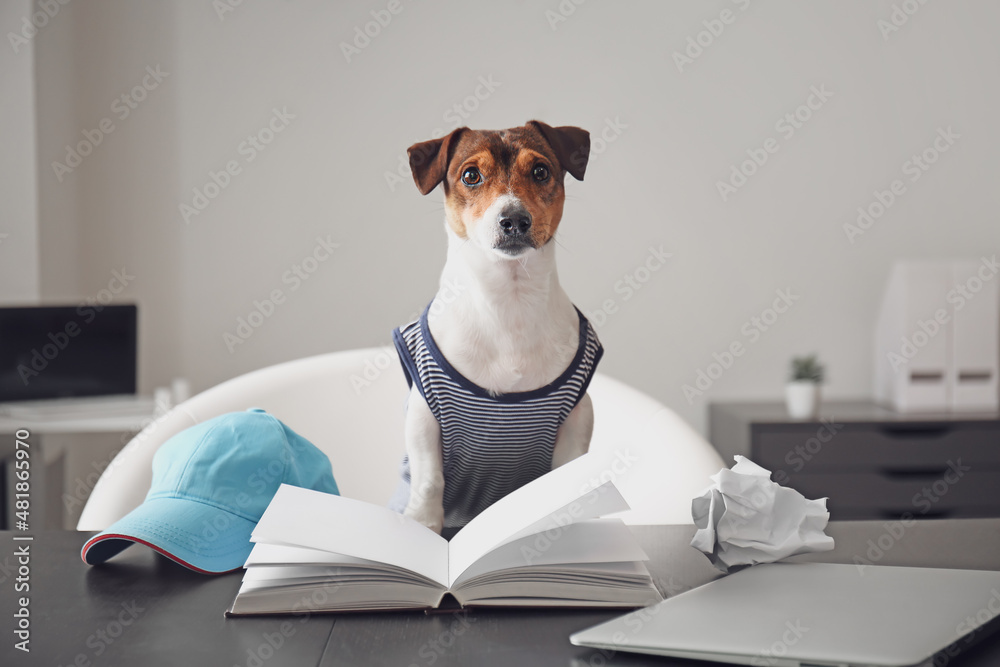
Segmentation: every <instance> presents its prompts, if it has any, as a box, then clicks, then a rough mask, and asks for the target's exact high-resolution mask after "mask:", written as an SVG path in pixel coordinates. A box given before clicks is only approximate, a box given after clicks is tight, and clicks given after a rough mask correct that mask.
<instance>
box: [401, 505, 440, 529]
mask: <svg viewBox="0 0 1000 667" xmlns="http://www.w3.org/2000/svg"><path fill="white" fill-rule="evenodd" d="M403 514H404V515H405V516H408V517H410V518H411V519H413V520H414V521H416V522H418V523H422V524H423V525H425V526H427V527H428V528H430V529H431V530H433V531H434V532H435V533H437V534H438V535H440V534H441V529H442V528H443V527H444V507H442V506H441V505H433V504H423V505H407V506H406V510H405V511H404V512H403Z"/></svg>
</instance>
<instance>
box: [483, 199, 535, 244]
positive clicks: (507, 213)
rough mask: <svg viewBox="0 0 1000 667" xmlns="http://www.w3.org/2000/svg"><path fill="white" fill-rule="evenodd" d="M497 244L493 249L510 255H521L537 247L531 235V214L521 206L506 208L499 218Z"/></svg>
mask: <svg viewBox="0 0 1000 667" xmlns="http://www.w3.org/2000/svg"><path fill="white" fill-rule="evenodd" d="M497 228H498V232H499V233H498V235H497V243H496V245H494V246H493V247H494V248H496V249H497V250H500V251H503V252H505V253H507V254H509V255H519V254H521V253H522V252H524V251H525V250H528V249H530V248H534V247H535V241H534V239H532V237H531V234H530V233H529V232H530V231H531V214H530V213H529V212H528V209H526V208H524V206H522V205H520V204H516V205H512V206H505V207H504V208H503V209H502V210H501V211H500V214H499V215H498V216H497Z"/></svg>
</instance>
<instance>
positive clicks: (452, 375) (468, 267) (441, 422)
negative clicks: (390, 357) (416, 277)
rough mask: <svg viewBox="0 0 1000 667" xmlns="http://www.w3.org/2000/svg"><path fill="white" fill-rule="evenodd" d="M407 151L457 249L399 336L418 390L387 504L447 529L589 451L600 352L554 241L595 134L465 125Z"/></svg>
mask: <svg viewBox="0 0 1000 667" xmlns="http://www.w3.org/2000/svg"><path fill="white" fill-rule="evenodd" d="M408 155H409V162H410V168H411V170H412V172H413V179H414V182H415V183H416V185H417V188H418V189H419V190H420V192H421V194H424V195H426V194H429V193H430V192H431V191H432V190H434V189H435V188H436V187H437V186H438V185H442V186H443V189H444V200H445V229H446V232H447V237H448V253H447V261H446V262H445V266H444V270H443V271H442V274H441V282H440V288H439V290H438V292H437V295H436V296H435V298H434V300H433V301H432V302H431V304H430V305H429V306H428V307H427V309H426V310H425V311H424V313H423V315H422V316H421V317H420V318H419V319H418V320H417V321H415V322H411V323H410V324H408V325H406V326H404V327H400V328H399V329H396V330H395V331H394V332H393V341H394V343H395V346H396V349H397V352H398V353H399V357H400V361H401V363H402V365H403V370H404V373H405V375H406V378H407V382H408V383H409V386H410V393H409V397H408V400H407V406H406V420H405V434H404V436H405V444H406V454H405V456H404V459H403V464H402V475H401V477H402V479H401V482H400V486H399V488H398V489H397V492H396V494H395V495H394V497H393V500H392V502H391V503H390V506H391V507H393V509H395V510H396V511H399V512H402V513H403V514H404V515H406V516H408V517H410V518H412V519H414V520H416V521H418V522H420V523H422V524H423V525H425V526H427V527H428V528H430V529H432V530H434V531H436V532H438V533H440V532H442V529H443V528H461V527H462V526H464V525H465V524H466V523H468V521H470V520H471V519H472V518H474V517H475V515H477V514H478V513H479V512H481V511H482V510H483V509H485V508H486V507H488V506H489V505H491V504H493V502H495V501H496V500H499V499H500V498H502V497H503V496H504V495H506V494H508V493H510V492H511V491H513V490H514V489H516V488H518V487H520V486H522V485H523V484H526V483H528V482H529V481H531V480H533V479H535V478H537V477H539V476H541V475H543V474H544V473H546V472H548V471H549V470H551V469H553V468H555V467H558V466H560V465H562V464H564V463H566V462H568V461H571V460H573V459H575V458H577V457H579V456H581V455H583V454H585V453H586V452H587V450H588V448H589V446H590V438H591V433H592V431H593V424H594V412H593V404H592V402H591V399H590V396H589V395H588V394H587V386H588V385H589V382H590V379H591V377H592V375H593V372H594V369H595V367H596V366H597V363H598V362H599V361H600V358H601V355H602V354H603V347H602V346H601V344H600V341H599V340H598V339H597V335H596V334H595V332H594V329H593V327H592V326H591V325H590V323H589V322H588V321H587V319H586V318H585V317H584V316H583V314H582V313H581V312H580V311H579V310H577V309H576V307H575V306H574V305H573V303H572V302H571V301H570V299H569V297H568V296H567V295H566V293H565V292H564V291H563V289H562V287H561V286H560V284H559V278H558V275H557V273H556V257H555V242H554V241H555V235H556V230H557V228H558V227H559V223H560V221H561V219H562V214H563V203H564V201H565V197H566V192H565V187H564V179H565V176H566V174H567V173H568V174H570V175H571V176H573V177H574V178H576V179H577V180H580V181H582V180H583V176H584V172H585V171H586V168H587V162H588V159H589V156H590V135H589V133H588V132H587V131H585V130H582V129H580V128H578V127H550V126H549V125H546V124H545V123H542V122H540V121H534V120H533V121H529V122H528V123H527V124H525V125H524V126H521V127H515V128H511V129H507V130H498V131H477V130H470V129H468V128H465V127H462V128H458V129H456V130H454V131H453V132H451V133H450V134H448V135H446V136H443V137H441V138H438V139H432V140H430V141H424V142H421V143H417V144H414V145H413V146H411V147H410V149H409V150H408Z"/></svg>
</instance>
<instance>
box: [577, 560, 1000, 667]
mask: <svg viewBox="0 0 1000 667" xmlns="http://www.w3.org/2000/svg"><path fill="white" fill-rule="evenodd" d="M998 614H1000V572H992V571H980V570H947V569H936V568H914V567H887V566H875V565H871V566H864V567H863V568H862V567H858V566H855V565H834V564H827V563H772V564H767V565H756V566H754V567H751V568H748V569H745V570H742V571H740V572H737V573H735V574H731V575H729V576H727V577H723V578H721V579H716V580H715V581H712V582H710V583H708V584H705V585H704V586H701V587H699V588H695V589H693V590H690V591H687V592H685V593H682V594H680V595H677V596H675V597H672V598H669V599H667V600H664V601H663V602H661V603H659V604H657V605H654V606H652V607H647V608H646V609H641V610H638V611H635V612H632V613H630V614H627V615H625V616H622V617H619V618H616V619H614V620H611V621H608V622H606V623H602V624H601V625H597V626H595V627H592V628H589V629H587V630H583V631H582V632H578V633H576V634H574V635H572V636H571V637H570V642H572V643H573V644H574V645H576V646H589V647H593V648H601V649H612V650H616V651H634V652H638V653H649V654H653V655H664V656H672V657H682V658H693V659H697V660H712V661H716V662H724V663H730V664H739V665H762V666H768V667H771V666H774V667H800V666H801V667H813V666H820V665H824V666H825V665H838V666H845V665H850V666H852V667H853V666H855V665H878V666H880V667H882V666H884V667H890V666H891V667H913V666H915V665H922V664H927V665H930V664H931V662H929V661H932V659H933V657H934V655H935V654H936V653H937V652H939V651H941V650H943V649H945V648H950V647H952V646H953V645H954V647H955V649H960V648H962V647H963V645H971V644H972V643H973V642H975V641H978V639H980V638H981V637H982V636H984V635H985V634H987V633H988V632H992V631H994V630H995V629H996V626H997V623H996V622H994V623H990V621H992V620H993V619H994V618H997V616H998ZM987 624H988V625H987ZM956 642H957V644H956ZM950 652H954V651H950Z"/></svg>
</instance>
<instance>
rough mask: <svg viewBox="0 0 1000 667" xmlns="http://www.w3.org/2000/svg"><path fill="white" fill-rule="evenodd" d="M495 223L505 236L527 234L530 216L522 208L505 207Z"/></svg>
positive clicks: (529, 227)
mask: <svg viewBox="0 0 1000 667" xmlns="http://www.w3.org/2000/svg"><path fill="white" fill-rule="evenodd" d="M497 222H498V223H499V225H500V230H501V231H502V232H503V233H504V235H505V236H518V235H521V234H527V233H528V230H529V229H531V214H530V213H528V210H527V209H526V208H524V207H523V206H507V207H504V209H503V210H502V211H500V218H499V220H498V221H497Z"/></svg>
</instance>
